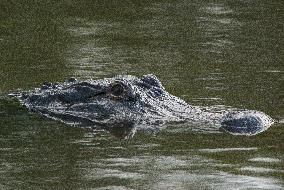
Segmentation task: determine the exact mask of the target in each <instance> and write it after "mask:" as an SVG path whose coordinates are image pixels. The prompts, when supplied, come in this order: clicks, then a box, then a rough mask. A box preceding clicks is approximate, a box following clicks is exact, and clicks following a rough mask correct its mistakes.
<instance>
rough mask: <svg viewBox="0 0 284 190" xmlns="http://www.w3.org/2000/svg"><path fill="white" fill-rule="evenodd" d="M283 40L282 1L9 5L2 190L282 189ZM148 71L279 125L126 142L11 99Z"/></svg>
mask: <svg viewBox="0 0 284 190" xmlns="http://www.w3.org/2000/svg"><path fill="white" fill-rule="evenodd" d="M283 42H284V3H283V1H282V0H271V1H265V0H247V1H244V0H214V1H213V0H201V1H197V0H192V1H190V0H188V1H186V0H181V1H170V0H157V1H148V0H140V1H138V0H121V1H119V0H0V94H1V95H0V96H1V98H0V189H4V190H6V189H13V190H15V189H19V190H22V189H68V190H69V189H70V190H72V189H74V190H75V189H80V190H81V189H100V190H102V189H118V190H126V189H159V190H160V189H166V190H169V189H179V190H181V189H216V190H220V189H221V190H222V189H224V190H227V189H272V190H275V189H284V125H283V120H284V106H283V104H284V75H283V74H284V68H283V67H284V59H283V55H284V43H283ZM149 73H152V74H155V75H156V76H157V77H158V78H159V79H160V80H161V82H162V84H163V85H164V86H165V88H166V89H167V90H168V91H169V92H170V93H172V94H174V95H176V96H178V97H181V98H182V99H184V100H186V101H187V102H189V103H190V104H193V105H206V106H210V105H227V106H233V107H238V108H246V109H255V110H260V111H263V112H265V113H267V114H268V115H270V116H271V117H273V118H274V119H276V120H277V121H280V123H277V124H275V125H273V126H272V127H271V128H269V129H268V130H267V131H265V132H263V133H262V134H259V135H256V136H251V137H246V136H232V135H229V134H224V133H208V132H206V131H202V130H199V131H194V130H192V129H191V127H192V126H190V125H175V124H172V125H168V126H167V128H166V129H163V130H162V131H161V132H160V133H158V134H156V135H151V134H147V133H138V134H136V135H135V136H134V137H133V138H132V139H128V140H124V139H120V138H117V137H115V136H113V135H111V134H109V133H108V132H106V131H98V132H96V133H93V132H92V131H90V130H88V129H80V128H75V127H72V126H68V125H65V124H62V123H60V122H57V121H53V120H50V119H47V118H44V117H42V116H39V115H37V114H34V113H30V112H29V111H28V110H26V109H25V108H23V107H22V106H20V105H19V103H18V102H17V101H15V100H13V99H10V98H8V97H7V94H8V93H10V92H14V91H17V90H18V89H21V90H29V89H33V88H35V87H38V86H39V85H41V84H42V83H43V82H44V81H50V82H62V81H64V80H66V79H67V78H68V77H71V76H75V77H77V78H79V79H82V80H83V79H88V78H93V79H98V78H104V77H112V76H115V75H120V74H131V75H136V76H141V75H143V74H149Z"/></svg>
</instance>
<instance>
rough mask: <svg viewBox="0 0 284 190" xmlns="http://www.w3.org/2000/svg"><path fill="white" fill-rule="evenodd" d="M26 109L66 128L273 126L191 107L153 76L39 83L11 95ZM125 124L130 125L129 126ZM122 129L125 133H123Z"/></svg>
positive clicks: (257, 116)
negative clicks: (168, 124) (183, 123)
mask: <svg viewBox="0 0 284 190" xmlns="http://www.w3.org/2000/svg"><path fill="white" fill-rule="evenodd" d="M17 97H18V99H19V100H20V102H21V103H22V104H23V105H25V106H26V107H27V108H29V109H30V110H32V111H35V112H38V113H40V114H42V115H45V116H47V117H50V118H53V119H56V120H60V121H63V122H65V123H67V124H73V125H77V124H78V125H84V126H101V127H104V128H109V129H118V131H120V128H121V130H122V128H123V127H122V126H124V127H125V126H127V127H126V129H128V128H131V129H132V128H137V127H138V126H143V127H141V128H147V127H154V128H155V127H160V126H162V125H163V124H164V123H166V122H169V121H177V122H180V121H190V122H192V123H199V124H200V123H202V124H210V125H217V126H219V128H220V129H223V130H225V131H227V132H230V133H233V134H245V135H248V134H256V133H259V132H260V131H263V130H264V129H266V128H267V127H268V126H270V125H271V124H272V123H273V120H272V119H271V118H269V117H268V116H267V115H265V114H263V113H262V112H256V111H230V110H224V109H223V110H217V111H216V110H215V109H211V108H205V107H199V106H191V105H188V104H187V103H186V102H184V101H183V100H181V99H180V98H178V97H175V96H173V95H171V94H169V93H168V92H167V91H166V90H165V88H164V87H163V86H162V85H161V83H160V81H159V80H158V79H157V78H156V76H154V75H145V76H142V77H141V78H137V77H134V76H129V75H127V76H117V77H114V78H107V79H103V80H87V81H81V82H80V81H78V80H77V79H75V78H71V79H69V80H68V81H66V82H64V83H58V84H51V83H45V84H44V85H43V86H42V87H41V88H38V89H35V90H32V91H29V92H23V93H21V94H20V95H18V96H17ZM129 126H131V127H129ZM126 131H127V130H126Z"/></svg>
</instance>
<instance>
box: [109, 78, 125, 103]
mask: <svg viewBox="0 0 284 190" xmlns="http://www.w3.org/2000/svg"><path fill="white" fill-rule="evenodd" d="M125 88H126V87H125V86H124V85H123V84H121V83H120V82H115V83H113V84H111V85H110V86H109V93H110V95H111V97H112V98H115V99H121V98H123V96H124V95H125V91H126V89H125Z"/></svg>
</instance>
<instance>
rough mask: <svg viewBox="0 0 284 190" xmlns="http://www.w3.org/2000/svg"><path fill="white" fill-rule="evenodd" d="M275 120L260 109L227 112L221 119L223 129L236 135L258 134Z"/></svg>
mask: <svg viewBox="0 0 284 190" xmlns="http://www.w3.org/2000/svg"><path fill="white" fill-rule="evenodd" d="M273 123H274V120H273V119H272V118H270V117H269V116H267V115H266V114H264V113H262V112H258V111H241V112H231V113H228V114H226V115H225V116H224V117H223V119H222V121H221V128H220V129H221V130H223V131H226V132H228V133H231V134H234V135H248V136H249V135H256V134H258V133H260V132H262V131H264V130H266V129H267V128H268V127H269V126H270V125H272V124H273Z"/></svg>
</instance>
